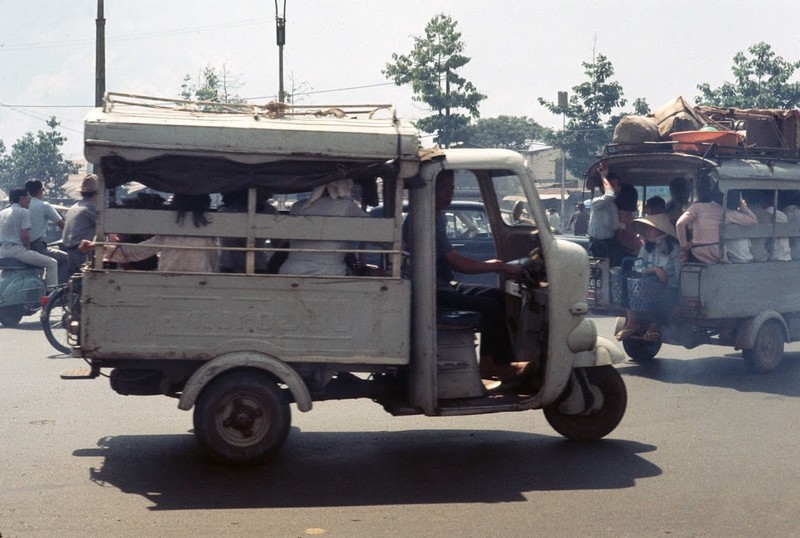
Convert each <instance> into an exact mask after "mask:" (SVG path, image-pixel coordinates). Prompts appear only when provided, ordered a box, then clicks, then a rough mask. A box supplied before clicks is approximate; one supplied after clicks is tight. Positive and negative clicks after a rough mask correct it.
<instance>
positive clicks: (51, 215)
mask: <svg viewBox="0 0 800 538" xmlns="http://www.w3.org/2000/svg"><path fill="white" fill-rule="evenodd" d="M25 189H27V191H28V194H30V195H31V204H30V205H29V206H28V211H30V214H31V250H34V251H36V252H38V253H39V254H44V255H45V256H50V257H51V258H53V259H54V260H56V262H58V275H59V278H58V281H59V282H64V281H65V280H66V279H67V277H68V276H69V275H67V274H66V270H67V258H68V256H67V253H66V252H64V251H63V250H59V249H56V248H50V247H48V246H47V237H46V236H47V228H48V225H49V223H51V222H52V223H53V224H55V225H56V226H58V228H59V230H63V229H64V219H63V218H61V215H59V214H58V211H56V210H55V209H54V208H53V206H51V205H50V204H48V203H47V202H45V201H44V185H43V184H42V182H41V181H39V180H38V179H29V180H28V181H26V182H25Z"/></svg>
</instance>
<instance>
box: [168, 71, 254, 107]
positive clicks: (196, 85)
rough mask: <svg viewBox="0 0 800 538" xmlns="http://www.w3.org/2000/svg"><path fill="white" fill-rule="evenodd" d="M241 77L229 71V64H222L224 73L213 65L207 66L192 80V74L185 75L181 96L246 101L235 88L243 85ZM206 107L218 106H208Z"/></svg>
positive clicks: (193, 98) (229, 101)
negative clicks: (218, 71) (219, 71)
mask: <svg viewBox="0 0 800 538" xmlns="http://www.w3.org/2000/svg"><path fill="white" fill-rule="evenodd" d="M239 79H240V77H238V76H234V75H231V74H229V73H228V70H227V66H226V65H225V64H223V65H222V73H221V74H218V73H217V69H216V68H215V67H212V66H211V65H207V66H205V67H204V68H203V69H202V70H201V71H200V72H199V73H198V75H197V78H196V80H195V81H194V82H192V76H191V75H188V74H187V75H186V76H185V77H183V84H181V97H182V98H183V99H187V100H191V101H209V102H212V103H244V101H245V100H244V99H243V98H241V97H239V96H238V95H237V94H236V93H234V92H235V90H236V89H237V88H239V87H241V85H242V84H241V82H240V80H239ZM205 108H206V109H214V108H218V107H214V106H208V107H205Z"/></svg>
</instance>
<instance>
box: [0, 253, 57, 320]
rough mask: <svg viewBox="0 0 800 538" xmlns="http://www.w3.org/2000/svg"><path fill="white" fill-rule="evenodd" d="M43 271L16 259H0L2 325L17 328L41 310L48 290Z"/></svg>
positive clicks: (0, 315)
mask: <svg viewBox="0 0 800 538" xmlns="http://www.w3.org/2000/svg"><path fill="white" fill-rule="evenodd" d="M42 274H43V269H42V268H41V267H36V266H34V265H28V264H27V263H23V262H21V261H19V260H17V259H15V258H0V325H3V326H5V327H16V326H17V325H19V322H20V320H21V319H22V317H23V316H29V315H31V314H34V313H36V312H37V311H38V310H39V308H41V300H42V297H44V296H46V295H47V288H46V287H45V284H44V279H43V278H42Z"/></svg>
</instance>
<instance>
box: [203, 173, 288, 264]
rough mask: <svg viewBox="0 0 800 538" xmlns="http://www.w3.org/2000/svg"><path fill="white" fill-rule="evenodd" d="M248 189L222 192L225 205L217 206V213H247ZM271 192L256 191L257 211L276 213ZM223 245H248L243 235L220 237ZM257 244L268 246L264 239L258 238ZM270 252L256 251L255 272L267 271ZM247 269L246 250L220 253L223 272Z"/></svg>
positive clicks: (240, 246)
mask: <svg viewBox="0 0 800 538" xmlns="http://www.w3.org/2000/svg"><path fill="white" fill-rule="evenodd" d="M247 196H248V191H247V190H246V189H244V190H239V191H231V192H224V193H222V203H223V205H222V206H220V207H219V208H217V213H247ZM269 198H270V193H269V192H267V191H265V190H263V189H260V188H259V189H257V191H256V212H257V213H262V214H268V215H276V214H277V213H278V210H277V209H275V208H274V207H273V206H272V205H271V204H270V203H269ZM219 242H220V245H221V246H222V247H238V248H243V247H246V246H247V240H246V239H245V238H243V237H221V238H220V239H219ZM255 246H256V247H257V248H262V247H264V246H266V241H265V240H264V239H256V241H255ZM269 259H270V256H269V253H267V252H266V251H264V250H257V251H256V252H255V272H256V273H266V272H267V266H268V263H269ZM246 269H247V252H245V251H244V250H226V249H224V248H223V249H222V250H221V251H220V254H219V270H220V271H221V272H223V273H244V272H245V271H246Z"/></svg>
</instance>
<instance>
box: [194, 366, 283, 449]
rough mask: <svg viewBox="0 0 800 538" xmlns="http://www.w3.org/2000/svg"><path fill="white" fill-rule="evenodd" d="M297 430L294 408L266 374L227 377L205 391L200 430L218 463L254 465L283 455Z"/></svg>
mask: <svg viewBox="0 0 800 538" xmlns="http://www.w3.org/2000/svg"><path fill="white" fill-rule="evenodd" d="M290 425H291V410H290V409H289V403H288V401H287V399H286V397H285V396H284V394H283V392H282V390H281V389H280V388H279V387H278V385H277V384H276V383H275V382H274V381H273V380H272V379H271V378H270V377H269V376H268V375H267V374H265V373H262V372H258V371H253V370H247V371H237V372H231V373H227V374H223V375H221V376H220V377H218V378H216V379H214V380H212V381H211V382H209V384H208V385H206V387H205V388H203V390H202V391H201V392H200V396H199V397H198V399H197V403H196V405H195V408H194V431H195V436H196V437H197V441H198V443H199V444H200V446H201V448H202V449H203V450H204V451H205V452H206V454H207V455H208V456H209V457H210V458H211V459H212V460H214V461H216V462H218V463H225V464H229V465H253V464H258V463H263V462H265V461H267V460H269V459H270V458H272V457H273V456H274V455H275V454H276V453H277V452H278V450H280V448H281V446H282V445H283V442H284V441H285V440H286V437H287V436H288V435H289V427H290Z"/></svg>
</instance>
